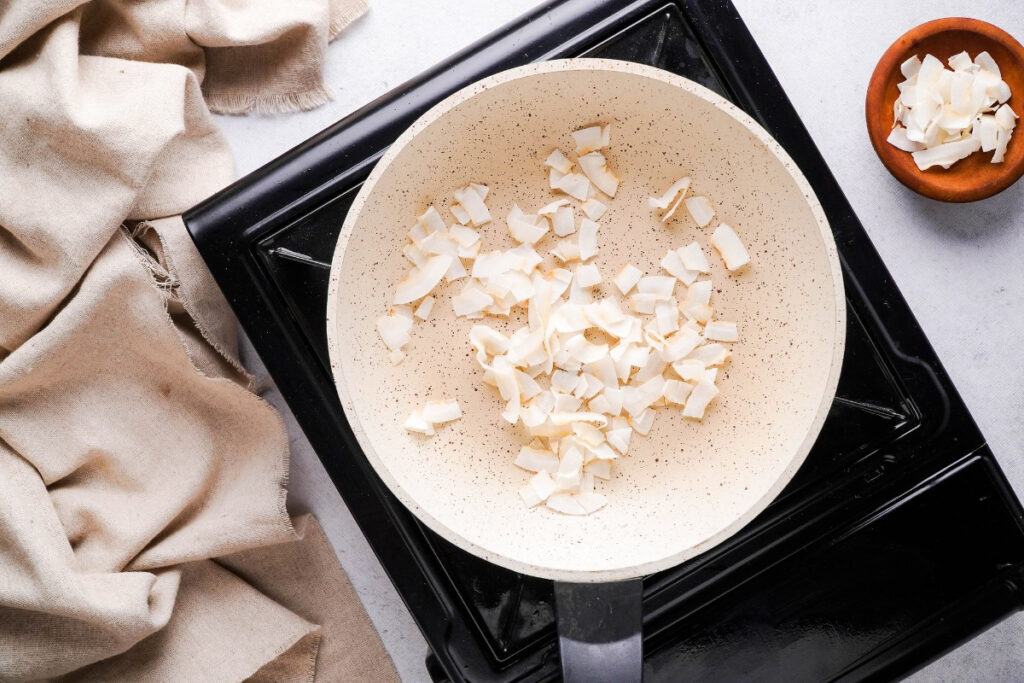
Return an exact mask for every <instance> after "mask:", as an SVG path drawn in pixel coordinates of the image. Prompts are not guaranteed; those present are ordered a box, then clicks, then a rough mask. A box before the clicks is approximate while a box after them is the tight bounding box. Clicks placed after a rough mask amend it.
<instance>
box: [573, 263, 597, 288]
mask: <svg viewBox="0 0 1024 683" xmlns="http://www.w3.org/2000/svg"><path fill="white" fill-rule="evenodd" d="M574 277H575V280H574V281H575V282H577V283H578V284H579V286H580V287H593V286H594V285H596V284H599V283H600V282H601V273H600V271H598V269H597V266H595V265H594V264H592V263H588V264H585V265H580V266H576V274H575V276H574Z"/></svg>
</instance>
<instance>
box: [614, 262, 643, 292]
mask: <svg viewBox="0 0 1024 683" xmlns="http://www.w3.org/2000/svg"><path fill="white" fill-rule="evenodd" d="M643 276H644V271H642V270H640V269H639V268H637V267H636V266H634V265H633V264H631V263H627V264H626V265H624V266H622V268H621V269H620V270H619V273H618V275H616V276H615V279H614V280H613V282H614V283H615V286H616V287H618V288H619V291H620V292H622V294H623V296H625V295H626V294H629V291H630V290H631V289H633V287H635V286H636V283H638V282H640V278H642V277H643Z"/></svg>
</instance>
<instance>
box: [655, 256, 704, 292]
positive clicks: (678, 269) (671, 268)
mask: <svg viewBox="0 0 1024 683" xmlns="http://www.w3.org/2000/svg"><path fill="white" fill-rule="evenodd" d="M681 251H682V249H670V250H669V251H668V253H667V254H665V258H663V259H661V267H662V268H664V269H665V271H666V272H667V273H669V274H670V275H672V277H674V278H676V279H678V280H680V281H681V282H682V283H683V284H684V285H689V284H690V283H692V282H693V281H694V280H696V279H697V271H695V270H690V269H689V268H687V267H686V266H685V265H684V264H683V259H682V257H681V255H680V252H681Z"/></svg>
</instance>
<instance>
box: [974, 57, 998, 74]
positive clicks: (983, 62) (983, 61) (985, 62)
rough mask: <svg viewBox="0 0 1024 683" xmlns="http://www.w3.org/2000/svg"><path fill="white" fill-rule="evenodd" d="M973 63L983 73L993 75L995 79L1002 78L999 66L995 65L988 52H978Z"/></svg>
mask: <svg viewBox="0 0 1024 683" xmlns="http://www.w3.org/2000/svg"><path fill="white" fill-rule="evenodd" d="M974 63H975V64H977V65H978V66H979V67H981V68H982V69H984V70H985V71H988V72H990V73H992V74H995V76H996V78H1002V76H1003V74H1002V72H1000V71H999V65H998V64H996V60H994V59H992V55H990V54H989V53H988V52H979V53H978V54H977V55H976V56H975V57H974Z"/></svg>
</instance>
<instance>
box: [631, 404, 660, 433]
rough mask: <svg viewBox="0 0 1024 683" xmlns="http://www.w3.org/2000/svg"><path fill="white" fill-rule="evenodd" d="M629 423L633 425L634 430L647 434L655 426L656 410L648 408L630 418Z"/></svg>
mask: <svg viewBox="0 0 1024 683" xmlns="http://www.w3.org/2000/svg"><path fill="white" fill-rule="evenodd" d="M629 424H630V426H632V427H633V431H634V432H636V433H637V434H639V435H640V436H647V435H648V434H650V433H651V427H653V426H654V411H653V410H651V409H650V408H648V409H647V410H645V411H644V412H642V413H640V415H638V416H636V417H631V418H629Z"/></svg>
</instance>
